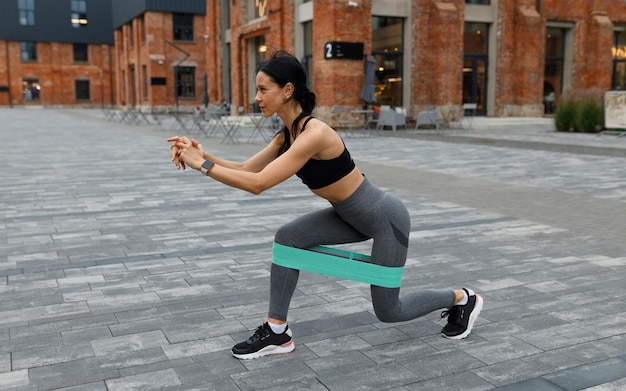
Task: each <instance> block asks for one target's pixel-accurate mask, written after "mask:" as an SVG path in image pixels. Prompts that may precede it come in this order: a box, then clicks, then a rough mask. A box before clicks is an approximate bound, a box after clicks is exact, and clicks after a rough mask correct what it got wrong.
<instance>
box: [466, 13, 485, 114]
mask: <svg viewBox="0 0 626 391" xmlns="http://www.w3.org/2000/svg"><path fill="white" fill-rule="evenodd" d="M488 61H489V24H488V23H473V22H466V23H465V25H464V32H463V103H476V113H479V114H486V110H487V65H488Z"/></svg>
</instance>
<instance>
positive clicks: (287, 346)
mask: <svg viewBox="0 0 626 391" xmlns="http://www.w3.org/2000/svg"><path fill="white" fill-rule="evenodd" d="M295 349H296V344H295V343H293V339H292V340H291V341H289V342H287V343H284V344H282V345H280V346H276V345H270V346H266V347H264V348H263V349H261V350H259V351H258V352H254V353H248V354H235V353H233V352H232V351H231V353H232V354H233V356H235V357H236V358H238V359H240V360H252V359H255V358H259V357H263V356H269V355H273V354H286V353H291V352H293V351H294V350H295Z"/></svg>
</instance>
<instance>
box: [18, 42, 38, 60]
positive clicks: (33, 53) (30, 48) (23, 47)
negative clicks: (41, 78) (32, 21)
mask: <svg viewBox="0 0 626 391" xmlns="http://www.w3.org/2000/svg"><path fill="white" fill-rule="evenodd" d="M25 55H26V56H25ZM20 59H21V60H22V62H37V42H33V41H20Z"/></svg>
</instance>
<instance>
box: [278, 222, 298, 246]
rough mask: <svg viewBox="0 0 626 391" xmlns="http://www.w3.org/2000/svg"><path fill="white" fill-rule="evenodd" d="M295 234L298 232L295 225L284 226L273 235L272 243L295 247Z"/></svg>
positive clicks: (296, 236) (296, 237) (296, 240)
mask: <svg viewBox="0 0 626 391" xmlns="http://www.w3.org/2000/svg"><path fill="white" fill-rule="evenodd" d="M297 232H299V230H298V229H297V228H296V226H295V224H292V223H288V224H285V225H283V226H282V227H280V228H278V230H277V231H276V234H274V242H275V243H278V244H282V245H283V246H289V247H297V246H296V243H297V242H298V237H299V235H298V234H297Z"/></svg>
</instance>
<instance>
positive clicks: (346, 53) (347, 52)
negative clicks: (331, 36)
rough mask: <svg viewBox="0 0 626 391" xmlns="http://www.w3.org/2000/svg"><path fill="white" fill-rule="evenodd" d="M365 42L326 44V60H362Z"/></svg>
mask: <svg viewBox="0 0 626 391" xmlns="http://www.w3.org/2000/svg"><path fill="white" fill-rule="evenodd" d="M363 50H364V47H363V42H326V44H325V45H324V58H326V59H330V58H338V59H344V60H362V59H363V57H364V54H363Z"/></svg>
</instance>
